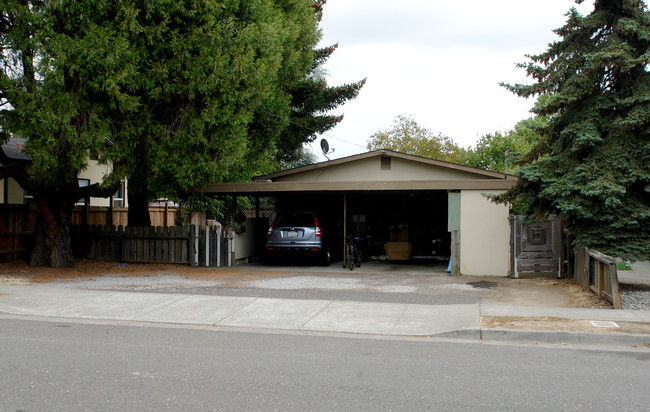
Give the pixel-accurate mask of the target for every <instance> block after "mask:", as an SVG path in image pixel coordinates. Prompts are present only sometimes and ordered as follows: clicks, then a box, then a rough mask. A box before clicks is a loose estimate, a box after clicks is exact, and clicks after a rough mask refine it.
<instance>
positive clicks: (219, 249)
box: [71, 225, 234, 266]
mask: <svg viewBox="0 0 650 412" xmlns="http://www.w3.org/2000/svg"><path fill="white" fill-rule="evenodd" d="M71 235H72V240H73V250H74V254H75V256H76V257H87V258H95V259H110V260H116V261H119V262H138V263H178V264H185V265H194V266H232V265H233V262H234V242H233V233H232V231H230V230H228V229H226V230H223V228H222V227H221V226H219V225H211V226H207V227H201V226H198V225H192V226H175V227H160V226H158V227H133V226H127V227H123V226H117V227H116V226H102V225H99V226H97V225H93V226H89V225H74V226H73V227H72V229H71Z"/></svg>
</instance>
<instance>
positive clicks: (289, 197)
mask: <svg viewBox="0 0 650 412" xmlns="http://www.w3.org/2000/svg"><path fill="white" fill-rule="evenodd" d="M275 206H276V212H278V213H283V212H296V211H302V212H304V211H309V212H315V213H316V214H317V215H318V219H319V223H320V225H321V226H322V228H323V232H324V233H325V234H326V235H327V236H328V241H329V244H330V248H331V253H332V259H333V260H341V259H342V255H343V250H344V246H343V245H344V234H347V235H351V234H357V233H358V234H361V235H362V236H363V239H364V240H363V244H362V248H363V252H364V255H365V258H366V259H369V260H378V261H394V262H414V261H416V262H420V263H424V262H429V261H430V262H446V261H447V260H448V259H449V255H450V235H449V232H448V230H447V214H448V201H447V192H446V191H443V190H436V191H427V192H420V193H399V192H398V193H394V192H393V193H376V192H375V193H328V194H316V193H287V194H281V195H278V196H276V197H275Z"/></svg>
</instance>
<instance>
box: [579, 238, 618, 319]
mask: <svg viewBox="0 0 650 412" xmlns="http://www.w3.org/2000/svg"><path fill="white" fill-rule="evenodd" d="M574 254H575V260H574V271H573V276H574V279H575V281H576V282H577V283H578V284H580V285H581V286H582V287H584V288H588V289H591V290H592V291H593V292H594V293H595V294H597V295H598V297H603V298H605V299H607V300H608V301H609V302H611V304H612V305H614V309H621V295H620V292H619V284H618V272H617V270H616V261H615V260H614V259H613V258H611V257H609V256H607V255H603V254H602V253H599V252H596V251H593V250H589V249H585V248H575V249H574Z"/></svg>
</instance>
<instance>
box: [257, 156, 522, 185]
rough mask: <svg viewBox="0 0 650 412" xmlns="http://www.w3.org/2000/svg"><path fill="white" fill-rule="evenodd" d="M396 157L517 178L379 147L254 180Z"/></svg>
mask: <svg viewBox="0 0 650 412" xmlns="http://www.w3.org/2000/svg"><path fill="white" fill-rule="evenodd" d="M386 156H388V157H394V158H397V159H403V160H406V161H410V162H414V163H418V164H422V165H428V166H435V167H439V168H442V169H449V170H455V171H460V172H465V173H468V174H473V175H476V177H477V178H494V179H508V180H509V179H515V180H516V179H517V177H516V176H513V175H504V174H503V173H498V172H492V171H489V170H484V169H478V168H476V167H470V166H465V165H459V164H456V163H450V162H445V161H442V160H434V159H429V158H427V157H422V156H415V155H410V154H406V153H401V152H395V151H393V150H388V149H379V150H374V151H372V152H366V153H361V154H357V155H352V156H347V157H342V158H340V159H335V160H330V161H326V162H320V163H314V164H311V165H307V166H301V167H296V168H293V169H287V170H282V171H279V172H274V173H269V174H265V175H261V176H256V177H254V178H253V181H268V180H271V181H274V180H276V179H278V178H283V177H286V176H292V175H298V174H302V173H306V172H310V171H313V170H323V169H328V168H334V167H337V166H341V165H345V164H350V163H354V162H359V161H361V160H365V159H372V158H375V157H386Z"/></svg>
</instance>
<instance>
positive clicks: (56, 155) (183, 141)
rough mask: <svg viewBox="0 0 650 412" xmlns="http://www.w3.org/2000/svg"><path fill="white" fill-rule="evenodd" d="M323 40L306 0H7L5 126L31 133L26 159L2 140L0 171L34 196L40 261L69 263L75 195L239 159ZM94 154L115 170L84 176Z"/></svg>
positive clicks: (198, 176)
mask: <svg viewBox="0 0 650 412" xmlns="http://www.w3.org/2000/svg"><path fill="white" fill-rule="evenodd" d="M316 39H317V35H316V21H315V16H314V11H313V8H312V7H311V3H310V2H309V1H307V0H247V1H240V0H230V1H226V2H222V1H216V0H165V1H152V0H135V1H131V2H96V1H90V0H76V1H72V0H7V1H4V2H3V3H2V5H1V6H0V42H1V44H0V46H1V47H2V53H0V69H1V70H0V104H1V105H2V110H1V111H0V127H1V133H2V135H1V136H0V137H1V140H2V141H6V140H7V139H9V137H10V136H12V135H14V136H20V137H24V138H27V139H28V141H27V144H26V146H25V152H26V154H27V155H29V156H30V157H31V162H30V163H29V164H25V163H16V162H13V161H12V160H11V159H9V158H8V157H7V156H4V154H3V153H2V152H1V151H0V162H2V164H3V165H4V166H3V167H2V169H1V170H0V177H3V178H4V177H13V178H14V179H16V181H17V182H18V183H19V184H20V185H21V186H22V187H23V188H24V189H25V190H28V191H29V192H31V193H32V194H33V196H34V198H35V200H36V203H37V205H38V207H39V219H38V225H37V245H36V248H35V249H34V252H33V253H32V258H31V263H32V264H34V265H50V266H55V267H59V266H70V265H72V263H73V256H72V254H71V250H70V238H69V231H68V226H69V223H70V217H71V213H72V208H73V206H74V203H75V202H76V201H77V200H78V199H81V198H84V197H87V196H102V195H103V196H109V195H110V194H112V193H114V191H115V183H116V182H118V181H119V179H121V178H123V177H125V176H128V177H130V178H131V179H132V180H133V181H132V182H130V183H131V184H130V185H129V186H130V187H131V186H133V187H139V188H143V187H144V189H143V190H149V188H151V187H153V188H154V190H160V191H162V190H163V189H161V188H164V190H167V191H170V192H173V191H179V190H182V189H183V188H186V187H188V186H195V185H200V184H202V183H205V182H209V181H216V180H218V179H219V177H220V176H223V175H224V174H225V173H227V172H228V170H230V169H231V168H237V167H240V165H241V164H242V163H244V162H246V160H247V156H248V155H249V152H250V148H251V147H255V146H256V145H259V144H258V143H257V142H252V141H250V138H249V134H248V133H247V125H248V124H249V123H250V122H251V119H252V118H253V114H254V112H255V111H256V110H257V108H258V107H260V106H261V105H263V104H266V103H267V102H269V101H273V102H275V104H276V105H281V104H282V102H283V101H284V103H285V105H286V106H287V107H288V104H289V99H288V98H285V99H284V100H283V99H282V98H279V97H277V93H276V90H277V86H276V85H277V79H278V78H284V77H291V76H293V77H294V78H300V77H301V76H302V75H303V74H304V73H305V72H306V71H307V70H308V68H309V67H310V64H311V61H312V54H311V53H312V47H313V44H315V42H316ZM91 156H98V157H99V160H100V162H103V163H105V164H111V165H112V166H113V173H111V174H109V175H108V176H106V179H105V181H104V182H103V183H102V185H93V186H90V187H87V188H80V187H79V184H78V182H77V176H78V173H79V172H80V171H81V170H83V168H85V167H86V164H87V161H88V159H89V158H90V157H91ZM143 181H144V182H146V184H144V185H139V183H141V182H143ZM148 197H149V194H148V193H140V194H135V195H134V196H133V198H132V199H131V201H132V202H134V203H136V204H137V203H138V201H139V200H141V199H145V200H148V199H147V198H148ZM147 217H148V216H147Z"/></svg>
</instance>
